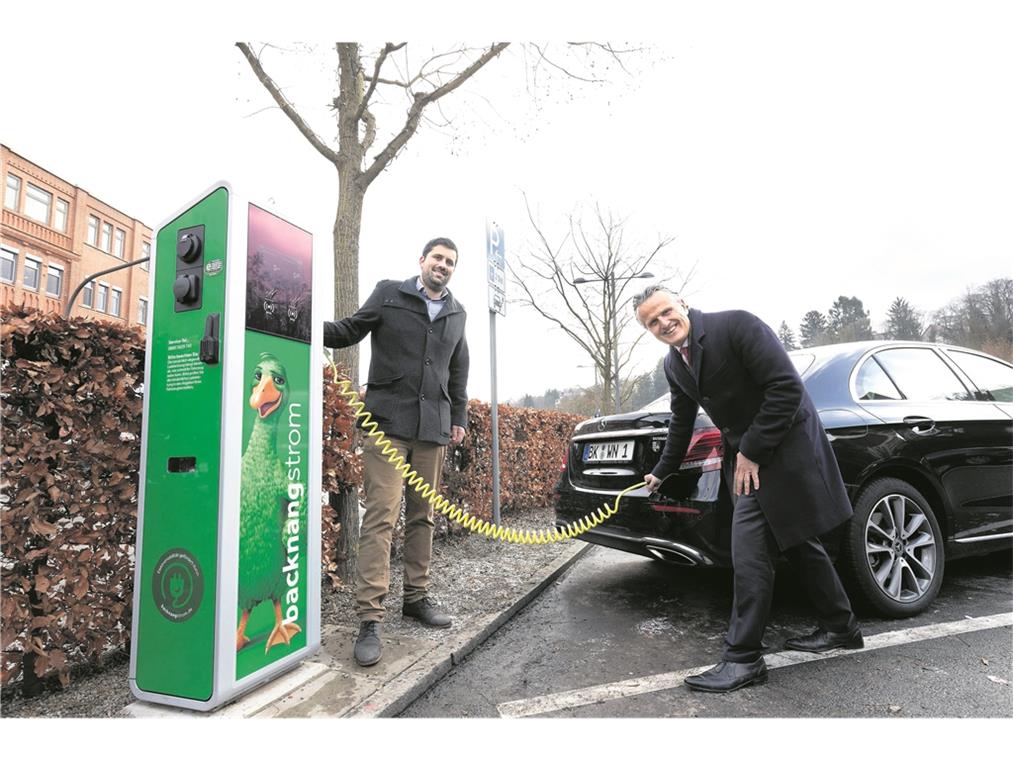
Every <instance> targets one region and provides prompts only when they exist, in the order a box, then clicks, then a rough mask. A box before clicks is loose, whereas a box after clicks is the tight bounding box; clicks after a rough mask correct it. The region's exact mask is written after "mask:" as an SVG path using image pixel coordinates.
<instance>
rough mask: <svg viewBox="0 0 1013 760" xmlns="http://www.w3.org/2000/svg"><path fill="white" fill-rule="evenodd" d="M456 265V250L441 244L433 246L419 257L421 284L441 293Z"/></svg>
mask: <svg viewBox="0 0 1013 760" xmlns="http://www.w3.org/2000/svg"><path fill="white" fill-rule="evenodd" d="M455 266H457V251H455V250H453V249H452V248H447V247H446V246H443V245H437V246H433V248H432V250H430V251H429V253H427V254H425V255H423V256H422V258H421V259H419V267H420V268H421V270H422V273H421V277H422V284H423V285H425V286H426V287H427V288H429V290H431V291H433V292H434V293H442V292H443V290H444V289H445V288H446V287H447V283H448V282H450V277H451V275H453V274H454V267H455Z"/></svg>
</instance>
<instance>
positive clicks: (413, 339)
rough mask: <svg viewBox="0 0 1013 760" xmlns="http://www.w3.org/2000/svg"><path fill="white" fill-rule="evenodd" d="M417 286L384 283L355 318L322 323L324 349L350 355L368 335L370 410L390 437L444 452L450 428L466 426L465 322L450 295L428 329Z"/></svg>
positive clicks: (410, 280) (412, 279)
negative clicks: (433, 445)
mask: <svg viewBox="0 0 1013 760" xmlns="http://www.w3.org/2000/svg"><path fill="white" fill-rule="evenodd" d="M416 279H417V278H416V277H409V278H408V279H407V280H405V281H404V282H398V281H396V280H381V281H380V282H378V283H377V285H376V289H375V290H373V293H372V295H370V297H369V298H368V299H366V303H364V304H363V305H362V307H361V308H360V309H359V310H358V311H357V312H355V314H353V315H352V316H350V317H346V318H345V319H342V320H339V321H337V322H324V345H325V346H327V347H328V348H346V347H347V346H350V345H352V344H354V343H358V342H359V341H360V340H362V339H363V338H364V337H366V334H367V333H370V334H371V339H372V343H371V347H372V354H371V358H370V362H369V380H368V384H367V388H366V399H365V402H366V409H368V410H369V411H370V412H371V413H372V415H373V418H374V419H376V420H377V422H378V423H379V425H380V429H381V430H383V431H384V433H386V434H387V435H388V436H391V437H394V438H401V439H403V440H408V441H412V440H418V441H430V442H432V443H438V444H442V445H446V444H447V443H449V442H450V427H451V425H458V426H460V427H463V428H466V427H467V426H468V389H467V385H468V342H467V340H465V336H464V323H465V319H466V317H467V315H466V313H465V311H464V307H463V306H462V305H461V304H460V303H459V302H458V301H457V299H455V298H454V296H453V294H452V293H449V292H448V294H447V298H446V302H445V303H444V305H443V309H442V310H441V311H440V313H439V314H438V315H437V317H436V319H434V320H433V321H432V322H430V321H429V313H428V311H427V309H426V302H425V300H424V299H423V298H422V296H421V295H419V292H418V291H417V290H416V289H415V281H416Z"/></svg>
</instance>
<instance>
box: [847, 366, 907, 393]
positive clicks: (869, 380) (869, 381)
mask: <svg viewBox="0 0 1013 760" xmlns="http://www.w3.org/2000/svg"><path fill="white" fill-rule="evenodd" d="M855 395H857V396H858V400H859V401H875V400H877V399H896V400H900V399H902V398H904V397H903V396H902V395H901V392H900V391H899V390H897V386H896V385H894V384H893V381H892V380H890V377H889V376H888V375H887V374H886V373H885V372H884V371H883V368H882V367H881V366H879V364H878V363H877V362H876V360H875V359H874V358H873V357H871V356H870V357H869V358H868V359H866V360H865V364H863V365H862V368H861V369H860V370H858V377H856V378H855Z"/></svg>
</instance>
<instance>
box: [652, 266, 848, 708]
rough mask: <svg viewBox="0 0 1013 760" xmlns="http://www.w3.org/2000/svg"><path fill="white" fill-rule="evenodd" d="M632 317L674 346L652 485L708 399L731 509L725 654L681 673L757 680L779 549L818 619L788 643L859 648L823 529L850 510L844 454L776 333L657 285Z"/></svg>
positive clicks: (706, 680)
mask: <svg viewBox="0 0 1013 760" xmlns="http://www.w3.org/2000/svg"><path fill="white" fill-rule="evenodd" d="M634 308H635V309H636V313H637V319H639V320H640V323H641V324H642V325H643V326H644V327H645V328H646V329H647V330H649V331H650V332H651V334H653V335H654V336H655V337H656V338H657V339H658V340H660V341H661V342H662V343H665V344H667V345H668V346H670V347H671V348H670V350H669V353H668V356H667V357H666V358H665V375H666V377H667V378H668V385H669V389H670V390H671V394H672V417H671V421H670V423H669V428H668V439H667V440H666V442H665V448H664V450H663V451H662V453H661V457H660V459H659V460H658V464H657V466H656V467H655V468H654V471H653V472H651V474H649V475H648V476H647V478H646V479H647V487H648V488H649V489H650V490H651V491H654V490H656V489H657V488H658V487H659V486H660V485H661V481H663V480H664V479H665V478H666V477H667V476H668V475H670V474H672V473H673V472H675V471H677V470H678V469H679V466H680V465H681V464H682V460H683V457H684V456H685V455H686V449H687V448H688V447H689V442H690V438H691V436H692V434H693V424H694V422H695V420H696V415H697V410H698V409H699V408H700V407H703V409H704V411H706V412H707V414H708V415H709V416H710V418H711V420H712V421H713V422H714V424H715V425H716V426H717V427H718V428H720V429H721V435H722V440H723V443H724V452H725V460H724V467H723V470H724V481H725V483H726V484H731V487H732V491H733V494H734V498H735V507H734V510H733V514H732V566H733V570H734V576H735V580H734V601H733V603H732V615H731V621H730V623H729V625H728V634H727V637H726V639H725V650H724V655H723V657H722V661H721V662H720V663H718V664H717V665H716V666H715V667H713V668H711V669H710V670H708V671H706V672H705V673H701V674H699V675H696V676H690V677H689V678H687V679H686V685H687V686H689V687H690V688H692V689H698V690H700V691H713V692H726V691H732V690H733V689H738V688H741V687H743V686H747V685H749V684H751V683H762V682H764V681H765V680H766V678H767V666H766V664H765V663H764V661H763V631H764V629H765V628H766V625H767V618H768V615H769V613H770V602H771V597H772V595H773V590H774V561H775V560H776V559H777V555H778V553H779V552H784V553H785V555H786V556H787V557H788V559H789V561H790V562H791V564H792V566H793V568H794V570H795V572H797V573H798V574H799V577H800V579H801V580H802V582H803V583H804V584H805V586H806V590H807V591H808V593H809V597H810V599H811V600H812V603H813V606H814V607H815V609H816V614H817V618H818V620H819V626H818V627H817V628H816V630H815V631H813V632H812V633H810V634H809V635H807V636H802V637H799V638H794V639H788V640H787V641H786V642H785V646H786V647H788V648H789V649H798V650H802V651H808V652H825V651H829V650H831V649H836V648H838V647H845V648H848V649H861V648H862V646H864V644H863V641H862V633H861V630H860V629H859V627H858V621H857V620H856V619H855V616H854V614H853V613H852V611H851V603H850V602H849V601H848V597H847V594H846V593H845V591H844V588H843V586H842V585H841V581H840V579H839V578H838V576H837V572H836V571H835V570H834V566H833V564H832V563H831V562H830V558H829V557H828V556H827V553H826V551H825V550H824V548H823V546H822V544H820V542H819V539H818V538H817V536H819V535H820V534H822V533H825V532H827V531H829V530H831V529H832V528H834V527H836V526H838V525H840V524H841V523H843V522H844V521H845V520H847V519H848V518H849V517H850V516H851V503H850V502H849V501H848V496H847V493H846V491H845V489H844V482H843V481H842V480H841V474H840V470H838V468H837V460H836V459H835V458H834V453H833V451H832V449H831V448H830V444H829V442H828V441H827V437H826V433H825V432H824V430H823V425H822V424H821V423H820V419H819V415H818V414H817V412H816V408H815V406H814V405H813V403H812V400H811V399H810V398H809V394H808V393H807V392H806V389H805V386H804V385H803V384H802V380H801V378H800V377H799V375H798V372H797V371H796V370H795V367H794V365H793V364H792V362H791V358H790V357H789V356H788V354H787V353H786V352H785V350H784V347H783V346H782V345H781V342H780V341H779V340H778V339H777V336H775V335H774V333H773V332H772V331H771V330H770V328H769V327H767V325H765V324H764V323H763V322H762V321H760V320H759V319H758V318H757V317H755V316H753V315H752V314H750V313H748V312H745V311H723V312H714V313H703V312H700V311H697V310H696V309H689V308H687V306H686V303H685V301H683V300H682V299H681V298H680V297H678V296H677V295H676V294H674V293H671V292H669V291H668V290H666V289H664V288H662V287H660V286H652V287H650V288H648V289H647V290H645V291H644V292H643V293H642V294H641V295H639V296H637V297H636V298H635V299H634Z"/></svg>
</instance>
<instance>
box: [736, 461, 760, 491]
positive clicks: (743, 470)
mask: <svg viewBox="0 0 1013 760" xmlns="http://www.w3.org/2000/svg"><path fill="white" fill-rule="evenodd" d="M750 487H752V490H753V491H758V490H760V465H758V464H757V463H756V462H754V461H753V460H752V459H750V458H749V457H746V456H743V454H742V452H741V451H740V452H739V453H738V454H737V455H736V456H735V495H736V496H739V495H740V494H745V495H746V496H749V494H750Z"/></svg>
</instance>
